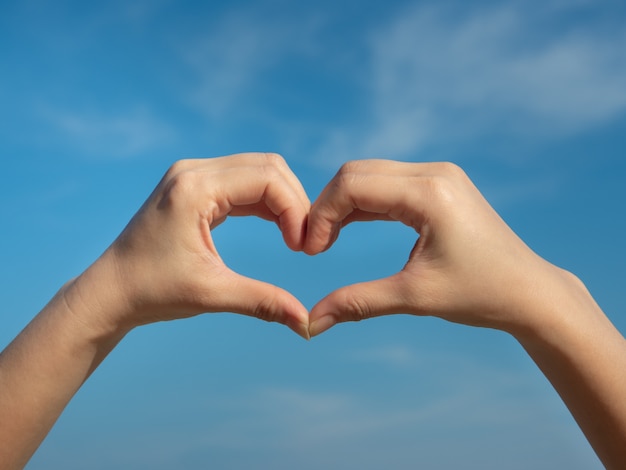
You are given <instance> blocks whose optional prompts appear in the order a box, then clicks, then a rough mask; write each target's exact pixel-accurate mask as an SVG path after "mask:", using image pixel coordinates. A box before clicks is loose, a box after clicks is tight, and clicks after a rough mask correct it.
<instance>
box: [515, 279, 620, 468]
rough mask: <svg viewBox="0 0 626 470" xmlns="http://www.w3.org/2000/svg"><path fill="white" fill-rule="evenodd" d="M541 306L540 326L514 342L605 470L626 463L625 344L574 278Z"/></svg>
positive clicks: (567, 281)
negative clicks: (539, 372) (557, 397)
mask: <svg viewBox="0 0 626 470" xmlns="http://www.w3.org/2000/svg"><path fill="white" fill-rule="evenodd" d="M560 277H561V279H560V283H561V288H560V289H559V288H555V289H554V290H553V291H552V293H551V294H552V296H551V297H550V298H547V299H546V300H545V302H544V303H543V307H542V308H543V312H542V313H543V314H544V319H545V321H544V323H542V326H541V328H537V329H535V330H534V331H532V332H525V333H521V334H517V335H516V336H517V339H518V340H519V341H520V343H521V344H522V346H523V347H524V348H525V349H526V351H527V352H528V353H529V355H530V356H531V357H532V359H533V360H534V361H535V363H536V364H537V365H538V367H539V368H540V369H541V370H542V372H543V373H544V374H545V375H546V377H547V378H548V380H549V381H550V382H551V383H552V385H553V386H554V388H555V389H556V391H557V392H558V393H559V395H560V396H561V398H562V399H563V401H564V402H565V404H566V405H567V407H568V408H569V410H570V412H571V413H572V415H573V416H574V418H575V419H576V421H577V423H578V425H579V426H580V428H581V429H582V431H583V433H584V434H585V436H586V437H587V439H588V440H589V442H590V444H591V445H592V447H593V448H594V450H595V451H596V453H597V455H598V457H599V458H600V459H601V460H602V462H603V463H604V465H605V466H606V467H607V468H609V469H617V468H623V465H624V462H626V340H625V339H624V337H623V336H622V335H621V334H620V332H619V331H618V330H617V329H616V328H615V327H614V326H613V325H612V324H611V322H610V321H609V319H608V318H607V317H606V316H605V315H604V313H603V312H602V310H601V309H600V307H599V306H598V305H597V304H596V302H595V301H594V300H593V298H592V297H591V295H590V294H589V293H588V292H587V290H586V288H585V287H584V286H583V285H582V283H580V281H578V280H577V279H576V278H574V277H573V276H571V275H569V274H565V273H563V272H561V273H560Z"/></svg>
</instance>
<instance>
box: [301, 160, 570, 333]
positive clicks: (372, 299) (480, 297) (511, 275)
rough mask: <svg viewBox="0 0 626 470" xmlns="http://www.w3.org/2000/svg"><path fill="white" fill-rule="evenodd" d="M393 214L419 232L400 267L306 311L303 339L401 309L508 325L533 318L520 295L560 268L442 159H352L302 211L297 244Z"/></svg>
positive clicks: (316, 246) (311, 246)
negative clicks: (304, 217)
mask: <svg viewBox="0 0 626 470" xmlns="http://www.w3.org/2000/svg"><path fill="white" fill-rule="evenodd" d="M374 219H379V220H395V221H400V222H402V223H404V224H406V225H408V226H410V227H413V228H414V229H415V231H416V232H417V233H418V234H419V239H418V240H417V243H416V244H415V247H414V248H413V250H412V252H411V253H410V256H409V260H408V262H407V264H406V266H405V267H404V269H402V270H401V271H400V272H399V273H397V274H395V275H393V276H391V277H388V278H385V279H381V280H376V281H370V282H365V283H360V284H354V285H351V286H347V287H344V288H341V289H339V290H337V291H335V292H333V293H331V294H330V295H328V296H327V297H326V298H324V299H322V300H321V301H320V302H319V303H318V304H317V305H315V306H314V308H313V309H312V310H311V313H310V317H309V322H310V327H309V332H310V334H311V336H315V335H317V334H320V333H321V332H323V331H325V330H327V329H328V328H330V327H332V326H333V325H334V324H336V323H338V322H344V321H356V320H361V319H365V318H369V317H374V316H379V315H386V314H393V313H410V314H415V315H434V316H438V317H441V318H444V319H446V320H450V321H453V322H459V323H464V324H469V325H474V326H487V327H492V328H499V329H503V330H508V331H509V332H513V331H516V329H520V328H527V327H529V325H532V324H533V322H534V321H539V319H534V318H530V317H528V315H531V313H529V312H530V311H532V309H528V308H526V307H527V304H528V302H530V301H532V299H533V298H534V294H537V293H538V292H539V291H541V290H545V289H546V286H547V284H546V282H545V280H546V279H547V278H550V279H551V280H552V279H554V278H555V277H559V276H561V275H562V273H561V272H560V270H558V268H555V267H554V266H552V265H550V264H549V263H547V262H546V261H544V260H543V259H541V258H540V257H539V256H537V255H536V254H535V253H533V252H532V251H531V250H530V249H529V248H528V247H527V246H526V245H525V244H524V243H523V242H522V241H521V240H520V239H519V238H518V237H517V236H516V235H515V234H514V233H513V231H512V230H511V229H510V228H509V227H508V226H507V225H506V224H505V223H504V221H503V220H502V219H501V218H500V217H499V216H498V214H497V213H496V212H495V211H494V210H493V209H492V208H491V206H490V205H489V204H488V203H487V201H486V200H485V199H484V198H483V197H482V195H481V194H480V193H479V191H478V190H477V189H476V187H475V186H474V185H473V184H472V182H471V181H470V180H469V178H468V177H467V176H466V174H465V173H464V172H463V171H462V170H461V169H460V168H458V167H457V166H455V165H453V164H449V163H402V162H394V161H383V160H364V161H357V162H351V163H348V164H346V165H344V166H343V167H342V169H341V170H340V171H339V173H338V174H337V175H336V176H335V177H334V178H333V180H332V181H331V182H330V183H329V184H328V185H327V186H326V188H325V189H324V190H323V191H322V193H321V195H320V196H319V198H318V199H317V201H315V203H314V204H313V206H312V208H311V212H310V215H309V221H308V232H307V237H306V242H305V245H304V251H305V252H306V253H308V254H311V255H313V254H316V253H319V252H321V251H323V250H326V249H328V248H329V247H330V246H331V245H332V244H333V242H334V241H335V239H336V238H337V237H338V235H339V232H340V229H341V228H342V227H343V226H345V225H347V224H349V223H351V222H354V221H366V220H374Z"/></svg>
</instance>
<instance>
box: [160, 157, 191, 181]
mask: <svg viewBox="0 0 626 470" xmlns="http://www.w3.org/2000/svg"><path fill="white" fill-rule="evenodd" d="M190 165H191V160H189V159H183V160H178V161H176V162H174V163H173V164H172V165H171V166H170V167H169V169H168V170H167V173H166V179H170V178H173V177H174V176H176V175H178V174H179V173H182V172H184V171H187V170H188V169H189V168H190Z"/></svg>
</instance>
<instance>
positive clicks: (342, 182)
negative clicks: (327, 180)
mask: <svg viewBox="0 0 626 470" xmlns="http://www.w3.org/2000/svg"><path fill="white" fill-rule="evenodd" d="M362 169H363V162H362V161H358V160H353V161H349V162H346V163H344V164H343V165H341V168H339V171H338V172H337V174H336V175H335V177H334V178H333V180H332V184H333V186H334V187H335V188H337V189H339V188H344V187H348V188H349V187H352V186H354V185H355V183H357V182H358V180H359V175H361V174H362Z"/></svg>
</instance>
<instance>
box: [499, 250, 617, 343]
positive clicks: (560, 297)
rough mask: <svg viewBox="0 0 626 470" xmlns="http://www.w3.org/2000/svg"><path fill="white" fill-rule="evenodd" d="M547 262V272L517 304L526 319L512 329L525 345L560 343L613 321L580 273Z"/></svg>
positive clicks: (519, 312) (521, 314)
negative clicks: (564, 339) (576, 274)
mask: <svg viewBox="0 0 626 470" xmlns="http://www.w3.org/2000/svg"><path fill="white" fill-rule="evenodd" d="M544 263H546V264H547V269H544V270H543V271H542V272H544V273H545V275H544V276H537V277H535V278H533V280H532V282H531V286H530V287H529V289H528V292H526V295H525V300H524V302H522V303H521V304H520V306H518V307H517V309H518V316H519V318H521V319H522V320H521V321H519V322H517V323H515V324H514V325H513V326H512V327H511V328H510V329H509V330H508V332H509V333H510V334H511V335H513V336H514V337H515V338H516V339H517V340H518V341H519V342H520V343H521V344H522V345H524V346H525V347H526V346H529V347H532V346H533V345H537V346H538V345H541V344H543V345H553V346H558V345H559V344H561V343H562V341H563V338H564V337H565V336H567V335H572V334H573V335H577V334H580V333H581V332H584V331H585V330H588V329H589V328H591V327H593V328H597V327H599V326H601V325H604V324H605V323H607V324H610V322H609V320H608V318H606V316H605V315H604V313H603V312H602V310H601V309H600V307H599V306H598V305H597V303H596V302H595V300H594V299H593V297H592V296H591V294H590V293H589V291H588V290H587V288H586V287H585V285H584V284H583V282H582V281H581V280H580V279H579V278H578V277H577V276H575V275H574V274H572V273H571V272H569V271H566V270H564V269H561V268H559V267H557V266H554V265H552V264H549V263H547V262H545V261H544ZM537 272H540V271H537Z"/></svg>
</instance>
